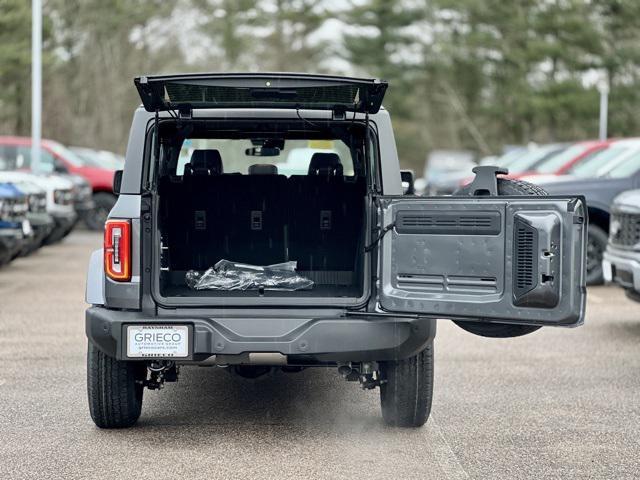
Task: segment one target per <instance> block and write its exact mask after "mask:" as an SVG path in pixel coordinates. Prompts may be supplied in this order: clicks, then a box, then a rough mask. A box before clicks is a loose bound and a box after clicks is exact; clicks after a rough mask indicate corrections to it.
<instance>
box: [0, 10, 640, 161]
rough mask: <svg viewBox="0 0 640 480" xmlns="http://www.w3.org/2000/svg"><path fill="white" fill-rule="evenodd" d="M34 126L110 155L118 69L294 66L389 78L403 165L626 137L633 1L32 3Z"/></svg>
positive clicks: (121, 108) (125, 72) (122, 123)
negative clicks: (40, 50)
mask: <svg viewBox="0 0 640 480" xmlns="http://www.w3.org/2000/svg"><path fill="white" fill-rule="evenodd" d="M30 29H31V12H30V2H28V1H25V0H0V85H1V86H0V134H20V135H24V134H27V135H28V134H29V130H30V124H29V123H30V108H29V105H30V98H29V95H30V83H29V82H30ZM44 41H45V44H44V62H45V63H44V85H43V95H44V97H43V100H44V106H43V108H44V115H43V133H44V135H45V136H47V137H51V138H55V139H58V140H60V141H62V142H64V143H68V144H74V145H86V146H92V147H98V148H106V149H110V150H114V151H119V152H123V150H124V148H125V145H126V138H127V134H128V128H129V124H130V119H131V113H132V111H133V108H134V106H135V105H137V104H138V103H139V99H138V98H137V93H136V92H135V89H134V88H133V83H132V78H133V77H134V76H137V75H140V74H144V73H170V72H177V71H303V72H318V73H334V74H352V75H361V76H374V77H379V78H383V79H385V80H388V81H389V82H390V85H391V86H390V89H389V91H388V94H387V98H386V101H385V105H386V107H387V108H388V109H389V111H390V112H391V114H392V116H393V120H394V125H395V131H396V137H397V138H396V139H397V142H398V148H399V152H400V156H401V160H402V162H403V164H404V165H405V166H407V167H413V168H416V169H418V170H421V169H422V166H423V164H424V159H425V155H426V153H427V152H428V151H429V150H431V149H435V148H456V149H470V150H473V151H476V152H478V153H479V154H482V155H485V154H491V153H498V152H499V151H500V150H501V149H502V148H503V146H504V145H508V144H523V143H528V142H531V141H536V142H551V141H564V140H579V139H585V138H593V137H595V136H596V135H597V131H598V108H599V94H598V90H597V88H596V84H597V83H598V82H602V81H604V82H606V83H607V84H609V85H610V91H611V93H610V107H609V108H610V114H609V125H610V135H611V136H633V135H636V132H637V131H638V126H639V120H638V115H637V114H636V111H637V110H638V107H639V106H640V90H639V89H638V85H639V84H638V75H639V73H640V49H639V48H638V47H637V46H638V45H639V44H640V42H639V41H640V2H638V1H637V0H513V1H504V0H483V1H478V0H344V1H336V0H177V1H173V2H166V1H163V0H45V19H44Z"/></svg>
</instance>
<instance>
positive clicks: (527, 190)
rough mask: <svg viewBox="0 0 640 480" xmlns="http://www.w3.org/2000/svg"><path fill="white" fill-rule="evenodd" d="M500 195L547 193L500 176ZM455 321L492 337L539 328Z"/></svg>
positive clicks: (460, 192) (517, 334) (462, 193)
mask: <svg viewBox="0 0 640 480" xmlns="http://www.w3.org/2000/svg"><path fill="white" fill-rule="evenodd" d="M468 191H469V186H465V187H462V188H461V189H460V190H458V191H457V192H455V193H454V195H457V196H465V195H467V192H468ZM498 195H538V196H544V195H547V192H546V191H545V190H544V188H541V187H539V186H538V185H534V184H533V183H529V182H524V181H522V180H511V179H508V178H498ZM454 323H455V324H456V325H458V326H459V327H460V328H462V329H463V330H466V331H467V332H470V333H473V334H474V335H479V336H481V337H490V338H513V337H521V336H522V335H528V334H529V333H533V332H535V331H536V330H538V329H539V328H540V327H539V326H533V325H509V324H505V323H485V322H458V321H455V320H454Z"/></svg>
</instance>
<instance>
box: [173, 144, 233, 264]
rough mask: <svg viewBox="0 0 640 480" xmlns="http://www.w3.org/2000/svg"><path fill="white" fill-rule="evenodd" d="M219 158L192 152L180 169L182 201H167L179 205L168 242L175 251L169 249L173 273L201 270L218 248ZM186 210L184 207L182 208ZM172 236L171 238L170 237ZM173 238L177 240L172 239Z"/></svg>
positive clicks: (176, 198) (212, 153)
mask: <svg viewBox="0 0 640 480" xmlns="http://www.w3.org/2000/svg"><path fill="white" fill-rule="evenodd" d="M222 173H223V167H222V158H221V157H220V152H219V151H218V150H194V151H193V153H192V154H191V160H190V163H187V164H186V165H185V168H184V178H183V180H184V182H183V185H182V190H183V192H181V193H182V195H181V196H182V198H180V196H174V197H173V198H171V200H170V201H171V202H176V203H179V204H182V205H183V209H182V210H181V211H180V212H179V214H178V216H175V215H174V216H172V219H173V220H172V222H171V223H172V224H175V226H176V227H177V228H173V229H172V230H173V231H172V233H171V234H170V241H171V243H173V241H172V240H173V239H175V240H176V243H175V244H176V245H180V247H179V248H173V249H171V250H170V257H171V265H172V268H173V269H176V270H187V269H191V268H195V269H197V270H205V269H207V268H209V267H210V266H212V265H213V263H215V262H216V261H217V260H214V256H213V255H212V253H213V252H215V251H216V250H219V249H221V248H222V243H221V241H220V239H219V238H218V237H217V236H216V235H215V232H217V231H220V229H221V228H222V224H221V222H220V213H221V212H220V204H219V188H218V185H216V184H217V183H220V179H221V178H222ZM185 207H186V208H185ZM172 237H173V238H172ZM175 237H177V238H175Z"/></svg>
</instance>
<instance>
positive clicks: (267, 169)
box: [249, 163, 278, 175]
mask: <svg viewBox="0 0 640 480" xmlns="http://www.w3.org/2000/svg"><path fill="white" fill-rule="evenodd" d="M277 174H278V167H276V166H275V165H272V164H270V163H256V164H255V165H251V166H250V167H249V175H277Z"/></svg>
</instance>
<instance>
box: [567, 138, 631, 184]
mask: <svg viewBox="0 0 640 480" xmlns="http://www.w3.org/2000/svg"><path fill="white" fill-rule="evenodd" d="M632 151H633V149H632V148H631V147H629V146H623V145H618V146H616V145H614V146H610V147H608V148H605V149H604V150H598V151H597V152H594V153H591V154H589V155H587V156H586V157H584V158H583V159H582V160H581V161H580V162H578V163H577V164H576V165H574V166H573V168H571V169H570V170H569V174H570V175H576V176H578V177H596V176H598V175H599V173H600V172H601V171H602V170H603V169H605V170H606V169H607V166H608V165H613V164H614V163H615V162H617V159H618V158H622V157H623V156H627V155H628V154H629V153H631V152H632Z"/></svg>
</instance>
